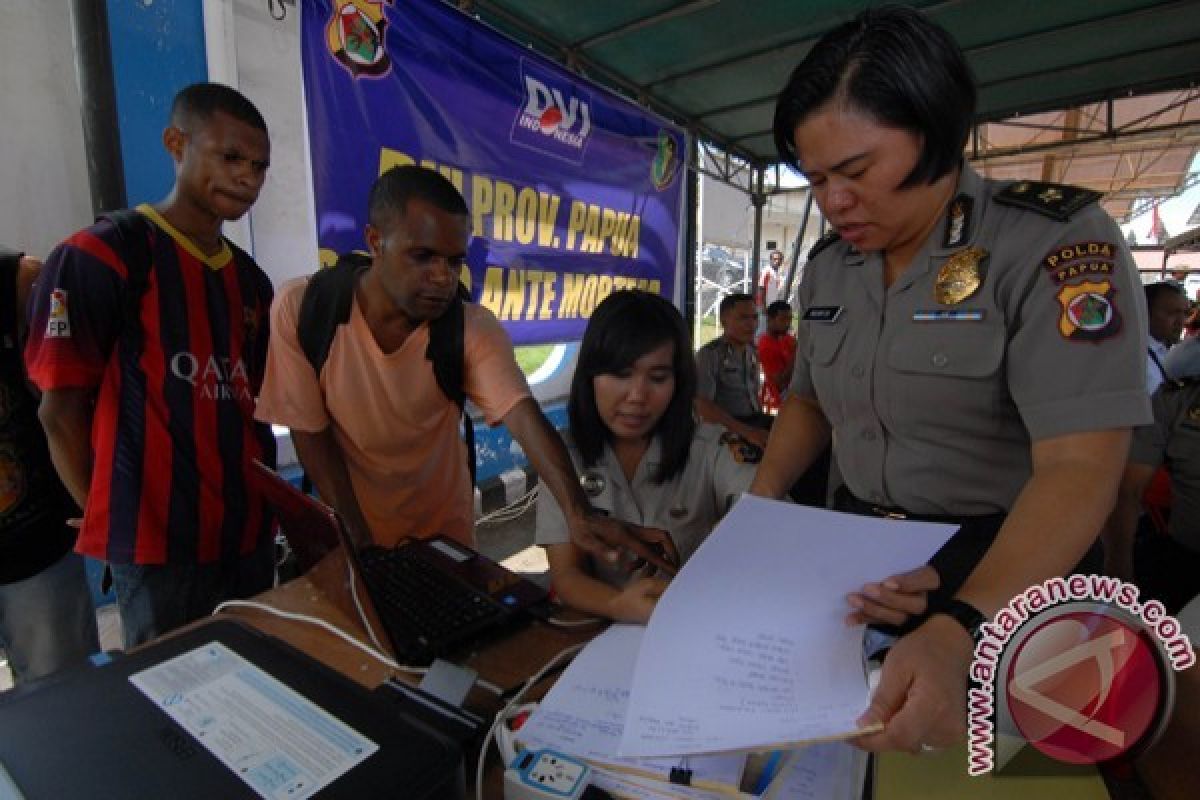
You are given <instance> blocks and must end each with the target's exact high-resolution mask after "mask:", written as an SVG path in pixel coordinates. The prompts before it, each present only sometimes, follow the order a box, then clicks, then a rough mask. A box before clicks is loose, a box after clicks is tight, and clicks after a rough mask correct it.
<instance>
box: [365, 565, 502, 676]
mask: <svg viewBox="0 0 1200 800" xmlns="http://www.w3.org/2000/svg"><path fill="white" fill-rule="evenodd" d="M346 572H347V573H348V574H349V575H350V597H351V598H353V599H354V608H355V609H357V610H358V619H359V621H360V622H361V623H362V626H363V627H364V628H366V629H367V635H368V636H370V637H371V641H372V642H374V643H375V647H377V648H378V649H379V650H383V649H384V647H383V645H381V644H380V643H379V637H377V636H376V635H375V629H374V628H373V627H371V623H370V622H368V621H367V612H366V611H365V610H363V605H362V600H361V599H360V598H359V596H358V583H357V582H356V581H355V579H354V567H353V566H351V565H350V561H349V560H347V561H346ZM409 669H411V670H420V672H419V673H418V674H424V673H426V672H428V671H429V670H428V669H425V668H423V667H410V668H409ZM475 683H476V684H477V685H479V686H480V687H481V688H483V689H487V690H488V691H489V692H491V693H492V694H494V695H496V696H497V697H503V696H504V689H503V688H501V687H499V686H497V685H496V684H494V683H492V682H491V681H489V680H485V679H484V678H480V677H478V676H476V678H475Z"/></svg>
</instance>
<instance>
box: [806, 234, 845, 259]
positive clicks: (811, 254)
mask: <svg viewBox="0 0 1200 800" xmlns="http://www.w3.org/2000/svg"><path fill="white" fill-rule="evenodd" d="M841 238H842V237H841V236H840V235H839V234H838V232H837V231H830V232H829V233H827V234H825V235H824V236H822V237H821V238H820V239H817V243H816V244H814V245H813V246H812V249H811V250H809V251H808V260H809V261H812V260H813V259H814V258H816V257H817V254H818V253H820V252H821V251H822V250H824V249H825V248H827V247H829V246H830V245H832V244H833V243H834V242H837V241H838V240H840V239H841Z"/></svg>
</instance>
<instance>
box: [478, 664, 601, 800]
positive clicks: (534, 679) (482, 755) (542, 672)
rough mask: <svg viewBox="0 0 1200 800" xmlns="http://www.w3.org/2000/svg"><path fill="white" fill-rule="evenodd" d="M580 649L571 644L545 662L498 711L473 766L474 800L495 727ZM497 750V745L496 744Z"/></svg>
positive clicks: (480, 782)
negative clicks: (557, 667) (543, 680)
mask: <svg viewBox="0 0 1200 800" xmlns="http://www.w3.org/2000/svg"><path fill="white" fill-rule="evenodd" d="M582 649H583V644H573V645H571V646H570V647H566V648H563V649H562V650H560V651H559V652H558V654H557V655H555V656H554V657H553V658H551V659H550V660H549V661H547V662H546V664H545V665H544V666H543V667H542V668H541V669H539V670H538V671H537V672H535V673H534V674H533V675H530V676H529V678H528V679H527V680H526V681H525V683H524V684H523V685H522V686H521V688H520V689H518V690H517V693H516V694H514V695H513V697H512V699H511V700H509V701H508V703H507V704H506V705H505V706H504V708H502V709H500V712H499V713H498V714H496V719H495V720H493V721H492V725H491V727H490V728H488V732H487V736H485V737H484V740H483V745H482V746H481V747H480V748H479V761H478V762H477V764H476V766H475V798H476V800H483V765H484V762H485V761H486V760H487V753H488V748H489V746H490V745H491V743H492V740H493V739H494V738H495V736H496V726H497V725H501V724H503V722H504V721H505V720H506V719H507V718H508V715H509V714H510V713H511V712H512V711H513V709H514V708H515V707H516V706H517V704H518V703H520V702H521V698H522V697H523V696H524V695H525V693H526V692H527V691H529V690H530V689H531V688H533V687H534V686H535V685H537V683H538V682H539V681H541V680H542V678H544V677H545V676H546V675H548V674H549V673H550V671H551V670H553V669H554V668H555V667H556V666H558V663H559V662H560V661H561V660H563V659H564V658H568V657H572V656H574V655H575V654H576V653H578V652H579V651H580V650H582ZM497 748H499V743H497ZM505 766H506V767H507V766H508V765H507V764H505Z"/></svg>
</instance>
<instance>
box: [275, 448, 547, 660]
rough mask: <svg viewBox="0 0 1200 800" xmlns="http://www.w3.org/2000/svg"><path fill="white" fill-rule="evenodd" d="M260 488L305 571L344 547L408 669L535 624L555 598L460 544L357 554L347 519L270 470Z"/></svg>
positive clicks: (411, 542)
mask: <svg viewBox="0 0 1200 800" xmlns="http://www.w3.org/2000/svg"><path fill="white" fill-rule="evenodd" d="M252 475H253V480H252V483H253V484H254V488H256V489H257V490H259V491H260V492H262V494H263V496H264V498H265V500H266V503H267V505H268V506H270V507H271V508H272V509H273V510H274V511H275V514H276V516H277V518H278V520H279V523H280V526H281V528H282V529H283V531H284V533H285V535H286V536H287V538H288V540H289V542H290V543H291V546H292V548H293V550H294V551H295V552H296V553H297V558H298V561H299V563H300V564H301V568H302V569H307V568H308V567H311V566H312V564H314V563H316V561H318V560H320V559H321V558H323V557H324V556H325V555H326V554H328V553H329V552H330V551H331V550H332V549H333V548H334V547H337V546H338V545H340V546H341V548H342V549H343V550H344V551H345V553H346V556H347V559H348V561H349V563H350V568H351V569H353V570H354V572H355V576H356V578H358V580H357V581H356V583H357V584H358V585H360V586H365V587H366V593H367V595H368V596H369V598H370V601H371V605H372V606H373V607H374V610H375V614H376V616H377V617H378V619H379V620H380V622H381V623H382V625H383V628H384V630H385V631H386V633H387V636H388V639H389V641H390V643H391V645H392V650H393V653H394V654H395V655H396V657H397V659H398V660H399V661H401V663H405V664H413V665H416V664H428V663H429V662H431V661H433V659H435V658H440V657H444V656H449V655H454V654H456V653H459V652H462V651H463V650H465V649H466V648H467V647H468V646H469V645H471V644H474V643H476V642H478V641H480V640H482V639H483V638H485V637H486V636H487V635H489V634H492V633H495V632H498V631H500V630H505V629H508V628H509V627H511V626H512V625H513V624H515V623H517V622H520V621H522V620H526V619H528V618H529V614H528V613H527V612H529V611H531V610H532V609H534V608H535V607H538V606H542V605H543V604H545V602H546V600H547V593H546V591H545V590H544V589H542V588H541V587H540V586H538V585H537V584H535V583H533V582H532V581H529V580H526V579H525V578H522V577H521V576H520V575H517V574H516V573H514V572H512V571H510V570H508V569H505V568H504V567H502V566H501V565H499V564H497V563H496V562H494V561H492V560H491V559H489V558H487V557H486V556H484V555H481V554H480V553H477V552H476V551H474V550H472V549H471V548H469V547H466V546H465V545H462V544H460V543H459V542H456V541H454V540H453V539H449V538H446V537H444V536H436V537H433V538H430V539H405V540H403V541H401V543H400V544H398V545H397V546H396V547H391V548H386V547H378V546H370V547H365V548H362V549H359V548H356V547H355V546H354V543H353V542H352V541H351V539H350V535H349V532H348V531H347V530H346V526H345V523H344V522H343V521H342V518H341V517H340V516H339V515H338V513H337V512H336V511H334V510H333V509H332V508H330V507H329V506H327V505H325V504H324V503H322V502H320V501H319V500H316V499H315V498H312V497H310V496H308V495H306V494H305V493H304V492H302V491H300V490H299V489H298V488H296V487H295V486H293V485H292V484H291V483H289V482H288V481H286V480H285V479H284V478H283V477H281V476H280V475H279V474H278V473H276V472H275V471H274V470H272V469H271V468H270V467H267V466H266V465H264V464H262V463H260V462H257V461H256V462H255V464H254V470H253V472H252Z"/></svg>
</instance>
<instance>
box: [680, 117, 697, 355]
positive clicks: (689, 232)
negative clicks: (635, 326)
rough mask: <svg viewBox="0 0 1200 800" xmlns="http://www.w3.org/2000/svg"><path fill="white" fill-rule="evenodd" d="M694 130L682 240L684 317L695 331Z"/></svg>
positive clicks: (687, 162)
mask: <svg viewBox="0 0 1200 800" xmlns="http://www.w3.org/2000/svg"><path fill="white" fill-rule="evenodd" d="M698 141H699V140H698V138H697V136H696V135H695V133H694V132H693V133H690V134H689V135H688V148H687V149H688V152H687V161H686V164H687V167H686V169H687V188H686V189H685V192H686V195H685V197H684V203H685V205H686V207H687V216H686V217H685V218H684V220H683V230H684V233H683V240H684V241H685V242H686V243H687V244H686V248H685V250H684V262H683V280H684V286H685V287H686V290H685V291H684V292H683V318H684V320H685V321H686V322H687V329H688V330H689V331H695V330H696V274H697V269H698V266H697V264H696V245H698V244H699V241H697V237H698V235H699V230H700V222H699V217H700V170H699V169H698V167H699V165H700V148H699V145H698Z"/></svg>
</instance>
